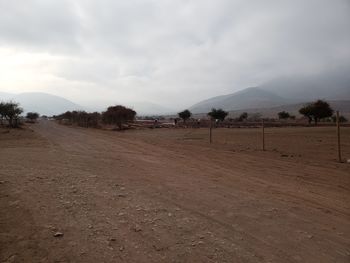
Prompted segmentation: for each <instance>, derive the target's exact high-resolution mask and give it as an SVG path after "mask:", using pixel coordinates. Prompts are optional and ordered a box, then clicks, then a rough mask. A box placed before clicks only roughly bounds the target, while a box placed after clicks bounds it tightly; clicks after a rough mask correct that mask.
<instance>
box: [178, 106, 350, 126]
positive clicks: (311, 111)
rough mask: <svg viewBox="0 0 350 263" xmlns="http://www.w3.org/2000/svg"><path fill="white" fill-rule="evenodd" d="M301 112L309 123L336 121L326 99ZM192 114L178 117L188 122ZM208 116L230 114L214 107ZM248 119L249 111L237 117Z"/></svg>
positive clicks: (218, 117) (286, 116)
mask: <svg viewBox="0 0 350 263" xmlns="http://www.w3.org/2000/svg"><path fill="white" fill-rule="evenodd" d="M299 113H300V114H301V115H303V116H304V117H306V118H307V119H308V122H309V124H311V122H312V121H314V122H315V125H317V123H318V122H319V121H320V120H322V119H327V118H329V119H330V120H331V121H334V122H335V116H334V115H333V113H334V110H333V109H332V108H331V106H330V105H329V103H328V102H327V101H324V100H317V101H315V102H311V103H308V104H306V105H304V106H303V107H301V108H300V109H299ZM277 115H278V119H280V120H286V119H292V120H294V119H295V116H294V115H292V114H290V113H289V112H286V111H281V112H278V114H277ZM191 116H192V113H191V112H190V111H189V110H188V109H186V110H184V111H181V112H179V113H178V117H179V118H180V119H182V120H183V122H184V123H186V121H187V120H188V119H190V118H191ZM207 116H209V117H210V119H211V120H216V121H224V119H225V118H226V116H228V112H227V111H224V110H223V109H215V108H212V110H211V111H210V112H208V113H207ZM259 116H260V115H259ZM247 119H248V113H247V112H243V113H242V114H241V115H240V116H239V117H238V118H237V119H235V121H239V122H242V121H245V120H247ZM339 121H340V122H346V121H347V119H346V118H345V117H344V116H340V118H339Z"/></svg>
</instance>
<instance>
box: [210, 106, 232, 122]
mask: <svg viewBox="0 0 350 263" xmlns="http://www.w3.org/2000/svg"><path fill="white" fill-rule="evenodd" d="M227 115H228V112H227V111H224V110H223V109H215V108H212V109H211V111H210V112H208V116H209V117H210V118H211V119H212V120H219V121H223V120H224V119H225V118H226V116H227Z"/></svg>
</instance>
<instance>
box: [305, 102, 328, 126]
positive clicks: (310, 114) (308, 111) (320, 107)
mask: <svg viewBox="0 0 350 263" xmlns="http://www.w3.org/2000/svg"><path fill="white" fill-rule="evenodd" d="M299 113H300V114H302V115H304V116H306V117H307V118H308V119H309V123H311V121H312V119H313V120H314V121H315V124H316V125H317V123H318V121H319V120H320V119H323V118H328V117H331V116H332V115H333V109H332V108H331V107H330V105H329V103H328V102H327V101H324V100H317V101H315V102H312V103H309V104H307V105H305V106H304V107H302V108H301V109H300V110H299Z"/></svg>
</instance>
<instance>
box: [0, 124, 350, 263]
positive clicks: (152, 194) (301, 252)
mask: <svg viewBox="0 0 350 263" xmlns="http://www.w3.org/2000/svg"><path fill="white" fill-rule="evenodd" d="M31 128H32V129H33V130H34V132H32V131H30V130H28V129H27V130H24V131H11V133H10V134H5V133H2V134H0V147H1V148H0V209H1V214H0V262H349V261H350V168H349V167H350V165H349V164H336V163H335V162H334V160H332V158H333V157H330V155H329V154H328V153H325V154H323V153H322V148H321V147H320V148H319V149H318V150H316V152H317V153H318V154H319V156H318V157H319V158H316V159H315V158H314V159H312V158H311V159H310V160H309V161H303V158H302V157H303V156H302V155H300V156H299V155H294V154H293V158H289V157H287V158H286V157H285V156H284V155H282V154H281V152H279V151H278V150H276V149H275V150H272V149H271V150H270V151H268V152H266V153H263V152H261V151H256V150H255V149H252V147H250V148H249V149H248V148H246V146H245V144H244V143H242V144H240V145H241V146H237V145H236V146H237V147H234V148H235V151H233V150H232V149H231V148H232V145H230V144H225V142H221V143H220V142H217V143H216V144H214V145H211V146H210V145H208V144H207V143H206V142H204V141H203V140H201V139H198V138H202V137H200V136H199V137H198V138H196V136H192V137H191V138H192V140H191V138H190V139H186V138H187V137H189V135H188V134H190V133H189V132H188V131H184V130H180V131H174V130H169V131H168V130H157V131H130V132H126V133H119V132H108V131H100V130H92V129H82V128H70V127H65V126H62V125H58V124H56V123H53V122H49V121H42V122H41V123H39V124H36V125H32V126H31ZM304 129H305V128H304ZM305 130H306V129H305ZM295 131H296V133H297V132H298V131H299V130H295ZM320 131H321V130H320ZM167 132H168V134H169V137H171V138H170V139H167V136H166V134H167ZM215 132H216V131H215ZM267 132H269V131H267ZM346 132H347V134H348V133H349V131H348V130H347V131H346ZM179 133H182V134H187V137H186V136H182V138H183V139H182V140H180V139H178V137H177V136H178V134H179ZM218 133H219V131H218ZM240 133H242V132H240ZM198 134H200V135H201V131H199V132H198ZM347 136H348V137H346V138H349V135H347ZM184 138H185V139H184ZM220 138H224V137H220ZM239 138H240V140H241V141H243V142H245V141H247V143H248V142H251V140H249V139H248V138H245V137H244V136H241V137H239ZM287 138H288V139H289V140H293V138H292V137H287ZM346 140H348V139H346ZM226 142H227V141H226ZM276 143H277V142H276ZM255 144H256V143H255ZM302 145H307V142H305V144H304V143H301V144H300V145H299V148H300V151H301V152H302V154H305V155H307V154H310V156H313V154H312V152H311V153H310V152H308V151H307V150H306V149H305V153H304V149H303V147H302ZM346 145H347V148H346V149H345V152H346V153H348V152H349V147H348V145H350V144H349V142H348V141H346ZM240 147H241V148H240ZM291 147H292V149H294V148H295V149H297V146H296V145H293V146H291ZM293 147H294V148H293ZM237 149H238V150H237ZM314 151H315V150H314ZM295 156H297V158H296V157H295ZM57 232H61V233H63V236H62V237H54V234H55V233H57Z"/></svg>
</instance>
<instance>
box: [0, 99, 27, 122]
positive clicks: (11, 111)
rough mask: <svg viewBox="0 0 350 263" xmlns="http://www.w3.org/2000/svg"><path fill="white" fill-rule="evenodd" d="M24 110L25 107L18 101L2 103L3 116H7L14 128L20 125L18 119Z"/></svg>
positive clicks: (0, 111) (0, 106) (0, 105)
mask: <svg viewBox="0 0 350 263" xmlns="http://www.w3.org/2000/svg"><path fill="white" fill-rule="evenodd" d="M22 112H23V109H22V108H21V107H20V106H19V104H18V103H16V102H12V101H10V102H1V103H0V115H1V118H5V119H6V120H7V121H8V123H9V126H10V127H12V128H16V127H18V119H19V116H20V115H21V114H22Z"/></svg>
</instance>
